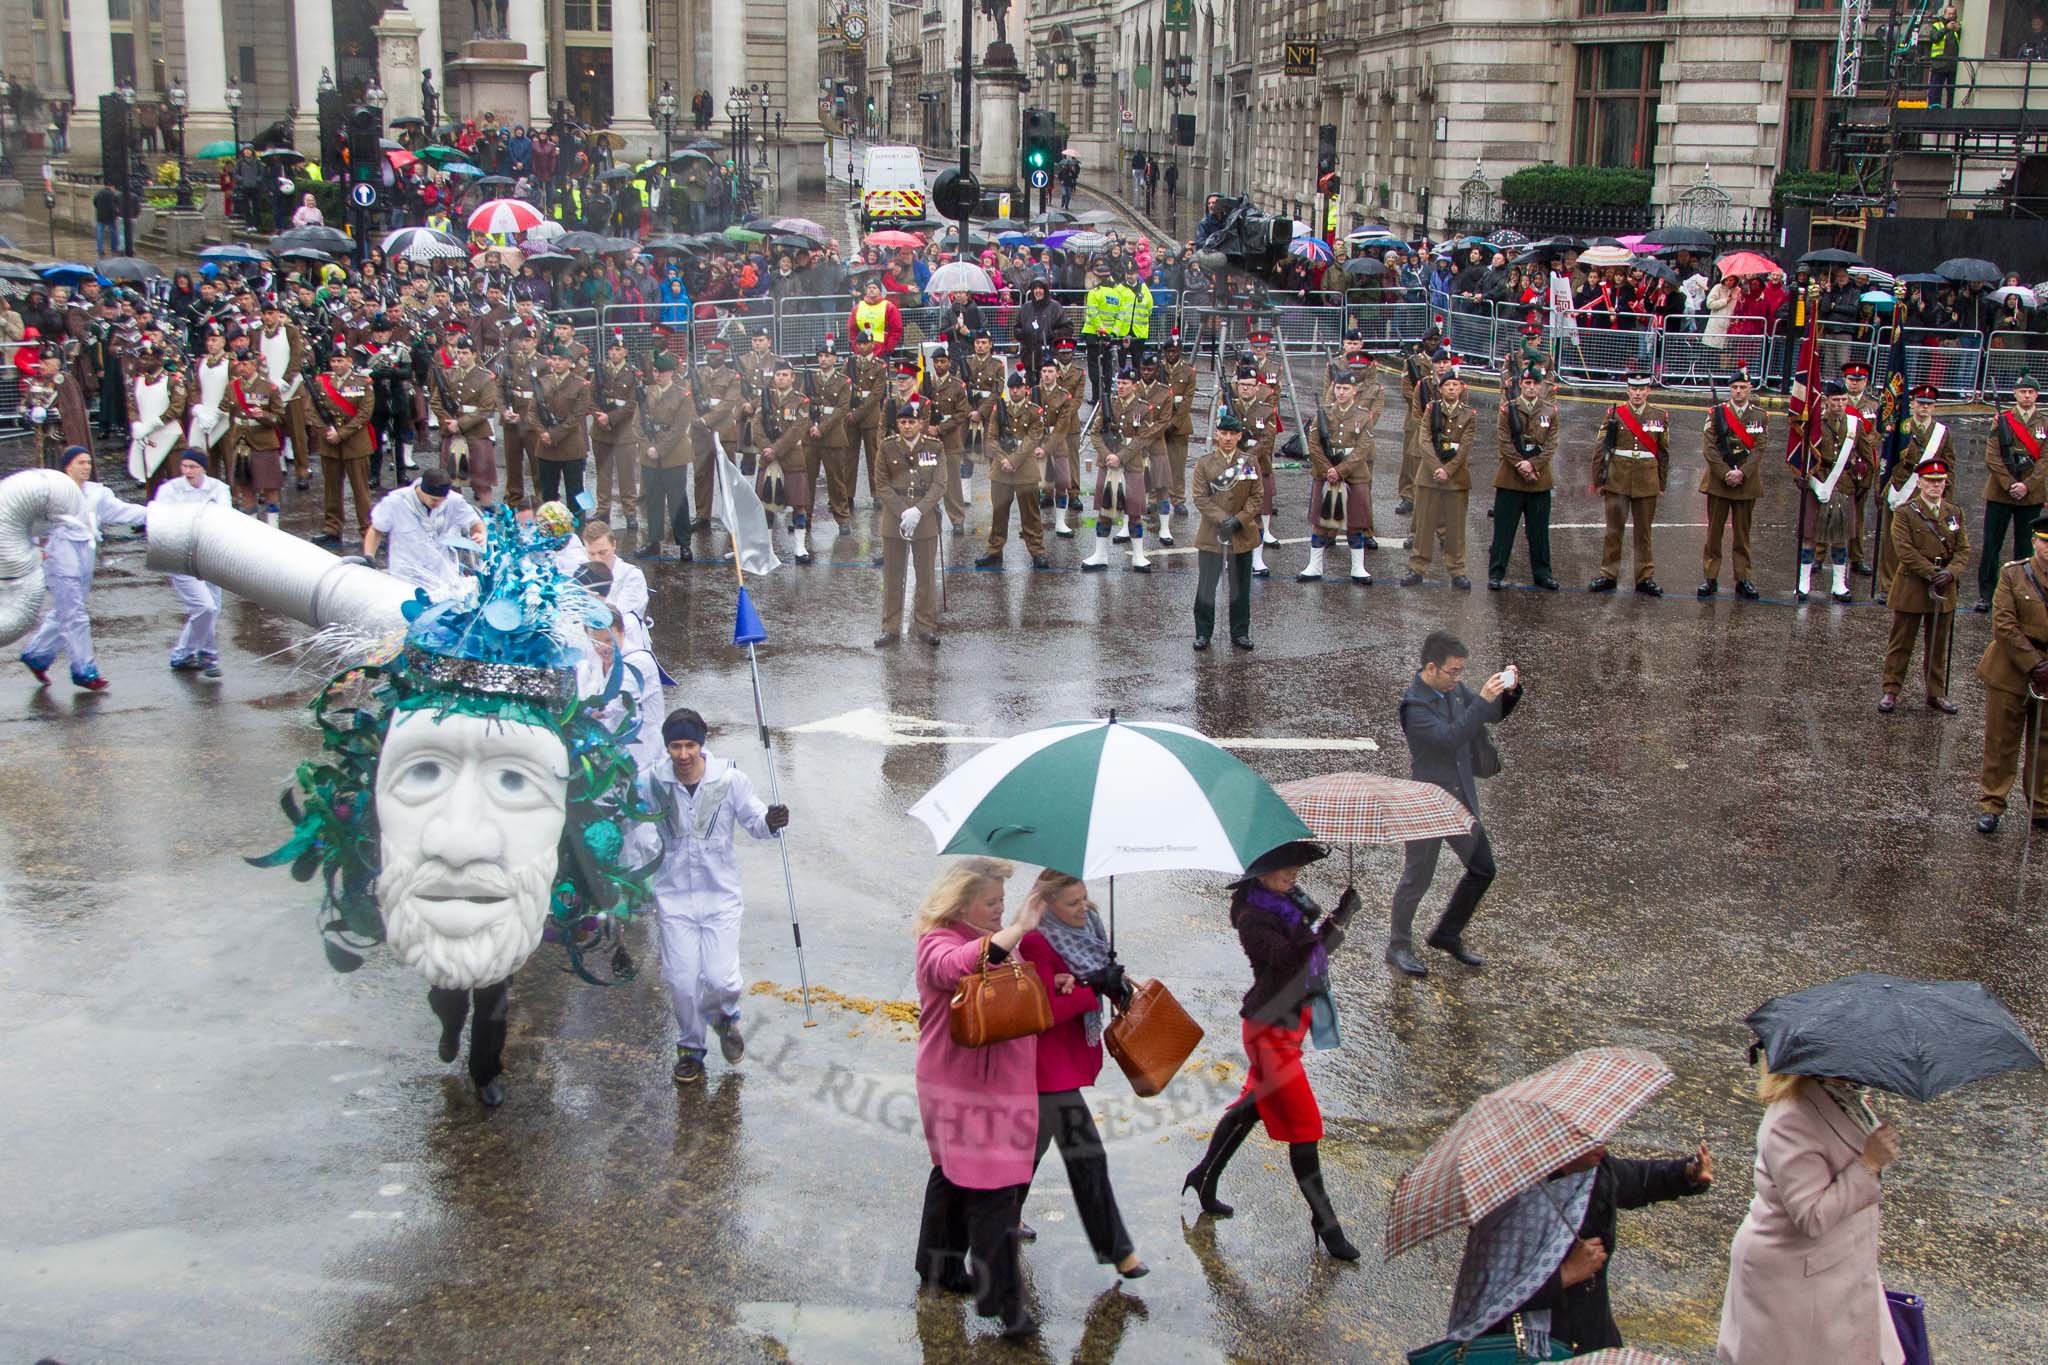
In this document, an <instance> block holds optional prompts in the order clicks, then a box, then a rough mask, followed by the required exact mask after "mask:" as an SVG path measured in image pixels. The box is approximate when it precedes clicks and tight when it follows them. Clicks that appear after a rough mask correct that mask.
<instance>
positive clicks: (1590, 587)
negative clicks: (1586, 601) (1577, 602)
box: [1586, 578, 1620, 592]
mask: <svg viewBox="0 0 2048 1365" xmlns="http://www.w3.org/2000/svg"><path fill="white" fill-rule="evenodd" d="M1619 586H1620V585H1619V584H1617V583H1616V582H1615V581H1614V580H1613V579H1611V578H1596V579H1594V580H1593V581H1592V582H1591V583H1588V584H1587V585H1586V591H1587V592H1613V591H1614V590H1615V588H1617V587H1619Z"/></svg>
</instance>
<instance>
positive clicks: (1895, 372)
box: [1877, 305, 1910, 487]
mask: <svg viewBox="0 0 2048 1365" xmlns="http://www.w3.org/2000/svg"><path fill="white" fill-rule="evenodd" d="M1901 306H1903V305H1901ZM1893 316H1894V318H1896V316H1897V314H1896V313H1894V315H1893ZM1909 410H1910V409H1909V408H1908V406H1907V404H1906V329H1905V328H1904V327H1903V326H1901V325H1900V324H1899V323H1898V322H1897V321H1894V322H1893V324H1892V349H1891V354H1890V356H1889V357H1888V358H1887V359H1886V360H1885V376H1884V398H1883V400H1882V401H1881V402H1880V403H1879V404H1878V416H1877V420H1878V423H1879V427H1878V429H1879V430H1880V431H1882V432H1884V450H1883V452H1882V453H1881V455H1880V456H1879V460H1878V469H1879V474H1880V478H1879V482H1880V483H1881V484H1882V485H1883V486H1885V487H1890V486H1891V481H1892V470H1894V469H1896V468H1897V467H1898V463H1899V456H1900V454H1901V453H1902V452H1903V451H1904V450H1905V449H1906V415H1907V413H1908V411H1909Z"/></svg>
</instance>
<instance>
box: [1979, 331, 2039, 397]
mask: <svg viewBox="0 0 2048 1365" xmlns="http://www.w3.org/2000/svg"><path fill="white" fill-rule="evenodd" d="M2000 338H2004V340H2003V341H2001V340H2000ZM2030 342H2031V343H2033V344H2032V345H2029V344H2028V343H2030ZM2043 370H2048V337H2043V336H2042V335H2041V334H2040V333H2038V332H1993V333H1992V334H1991V341H1990V344H1989V345H1987V346H1986V347H1985V349H1984V382H1983V383H1982V384H1981V385H1979V388H1980V390H1981V391H1982V392H1983V393H1985V394H1986V395H1988V396H1990V397H1994V398H2001V399H2003V398H2010V397H2012V381H2013V380H2015V379H2018V378H2019V377H2020V376H2021V375H2023V374H2025V375H2032V376H2033V377H2034V378H2035V379H2039V378H2040V377H2041V374H2042V372H2043Z"/></svg>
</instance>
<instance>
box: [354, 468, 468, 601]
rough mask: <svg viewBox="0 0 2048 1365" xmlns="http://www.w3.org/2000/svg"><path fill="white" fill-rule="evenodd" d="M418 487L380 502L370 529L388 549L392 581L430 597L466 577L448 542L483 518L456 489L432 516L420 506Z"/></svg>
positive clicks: (396, 491) (397, 491) (409, 486)
mask: <svg viewBox="0 0 2048 1365" xmlns="http://www.w3.org/2000/svg"><path fill="white" fill-rule="evenodd" d="M419 488H420V486H419V482H418V480H414V481H413V482H412V483H409V484H406V485H405V486H404V487H403V488H394V489H392V490H391V491H390V492H389V493H386V494H385V495H384V496H383V497H381V498H379V499H377V505H376V506H375V507H374V508H372V509H371V510H370V525H372V526H374V527H376V528H377V534H379V535H381V536H383V537H385V539H386V541H387V543H388V545H389V548H388V549H387V550H386V551H385V555H386V560H387V562H388V563H389V564H390V565H391V576H392V577H393V578H396V579H400V580H402V581H403V582H407V583H411V584H412V585H414V586H415V587H420V588H425V589H427V590H428V591H429V592H434V591H437V590H446V589H447V587H448V586H449V585H450V584H452V583H454V582H455V581H457V580H458V579H460V578H461V576H462V567H461V561H459V560H458V559H457V558H456V557H455V550H454V549H453V548H451V547H450V546H449V544H448V542H449V541H450V540H452V539H455V538H458V537H462V536H466V535H467V534H468V533H469V528H470V527H472V526H475V525H477V524H479V523H480V522H482V521H483V517H482V516H481V515H480V514H479V513H478V512H477V510H476V508H474V507H472V506H470V504H469V503H468V502H467V501H465V500H464V498H463V496H462V494H460V493H457V492H454V491H452V490H451V491H450V492H449V494H448V496H447V497H446V498H444V499H443V500H442V502H441V505H440V506H439V507H436V508H434V509H433V510H432V511H431V512H430V511H428V510H427V505H426V504H425V503H423V502H421V501H420V493H419Z"/></svg>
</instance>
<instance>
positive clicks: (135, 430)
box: [128, 422, 142, 441]
mask: <svg viewBox="0 0 2048 1365" xmlns="http://www.w3.org/2000/svg"><path fill="white" fill-rule="evenodd" d="M128 434H129V435H130V436H132V437H134V438H135V439H136V440H138V441H139V440H141V439H142V423H140V422H130V423H129V424H128Z"/></svg>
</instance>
